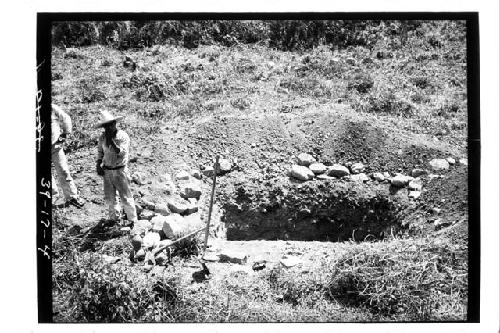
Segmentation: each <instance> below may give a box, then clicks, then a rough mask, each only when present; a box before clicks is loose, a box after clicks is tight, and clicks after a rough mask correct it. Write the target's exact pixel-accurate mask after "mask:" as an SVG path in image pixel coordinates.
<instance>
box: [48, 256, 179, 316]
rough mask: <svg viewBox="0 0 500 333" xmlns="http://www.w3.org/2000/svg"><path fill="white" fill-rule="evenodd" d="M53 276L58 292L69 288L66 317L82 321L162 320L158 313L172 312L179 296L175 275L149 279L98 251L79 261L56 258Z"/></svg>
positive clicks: (165, 314) (166, 313)
mask: <svg viewBox="0 0 500 333" xmlns="http://www.w3.org/2000/svg"><path fill="white" fill-rule="evenodd" d="M53 279H54V285H55V286H56V292H58V291H62V290H65V291H66V292H67V295H66V297H68V303H69V304H70V305H71V311H72V313H71V317H70V318H66V319H71V320H74V321H78V322H137V321H154V320H155V319H156V320H159V318H156V317H157V315H158V314H159V313H161V314H162V316H163V317H164V316H168V315H169V314H172V313H173V312H174V311H175V307H176V304H177V302H178V300H179V297H178V295H177V287H176V286H177V281H176V280H175V279H174V278H172V277H168V276H163V277H162V278H158V279H148V278H146V277H145V276H143V275H142V274H137V272H136V271H134V269H133V267H129V266H126V265H123V264H119V263H118V264H107V263H105V262H103V260H102V259H101V258H100V256H99V255H95V254H91V255H88V254H85V255H83V256H80V257H79V258H78V260H76V264H71V265H69V264H67V262H66V264H63V263H62V261H58V262H56V263H55V274H54V277H53ZM159 310H160V311H159ZM68 317H69V315H68Z"/></svg>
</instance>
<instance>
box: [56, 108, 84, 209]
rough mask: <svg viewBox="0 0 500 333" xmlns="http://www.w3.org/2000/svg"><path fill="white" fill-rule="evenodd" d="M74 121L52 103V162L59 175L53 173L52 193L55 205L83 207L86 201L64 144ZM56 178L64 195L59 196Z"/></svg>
mask: <svg viewBox="0 0 500 333" xmlns="http://www.w3.org/2000/svg"><path fill="white" fill-rule="evenodd" d="M71 130H72V123H71V118H70V116H69V115H68V114H67V113H66V112H64V111H63V109H61V108H60V107H59V106H57V105H55V104H52V113H51V132H52V135H51V140H52V141H51V143H52V164H53V165H54V169H55V171H56V175H57V177H54V176H53V175H52V194H53V196H54V198H57V199H56V200H55V206H56V207H61V206H68V205H73V206H75V207H78V208H81V207H83V205H84V204H85V202H84V201H83V200H82V199H81V198H80V197H79V196H78V192H77V190H76V185H75V182H74V181H73V177H71V173H70V171H69V167H68V161H67V159H66V155H65V154H64V150H63V144H64V141H66V136H67V135H68V134H71ZM55 178H57V181H58V183H59V188H60V189H61V190H62V194H63V197H62V198H58V197H59V189H58V186H56V182H55Z"/></svg>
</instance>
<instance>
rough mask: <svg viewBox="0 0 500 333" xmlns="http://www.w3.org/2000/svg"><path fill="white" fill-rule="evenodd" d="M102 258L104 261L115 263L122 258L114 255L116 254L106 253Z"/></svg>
mask: <svg viewBox="0 0 500 333" xmlns="http://www.w3.org/2000/svg"><path fill="white" fill-rule="evenodd" d="M102 259H103V260H104V262H106V263H107V264H114V263H117V262H118V261H120V260H121V258H120V257H114V256H108V255H106V254H103V255H102Z"/></svg>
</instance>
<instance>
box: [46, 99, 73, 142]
mask: <svg viewBox="0 0 500 333" xmlns="http://www.w3.org/2000/svg"><path fill="white" fill-rule="evenodd" d="M50 126H51V129H52V136H51V143H52V144H54V143H56V142H57V139H59V136H60V135H61V134H63V133H64V134H71V130H72V123H71V117H70V116H69V115H68V114H67V113H66V112H64V111H63V110H62V109H61V108H60V107H59V106H57V105H55V104H52V113H51V125H50Z"/></svg>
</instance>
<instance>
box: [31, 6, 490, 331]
mask: <svg viewBox="0 0 500 333" xmlns="http://www.w3.org/2000/svg"><path fill="white" fill-rule="evenodd" d="M122 20H123V21H125V20H464V21H466V26H467V109H468V140H467V151H468V209H469V221H468V224H469V235H468V251H469V252H468V255H469V256H468V268H469V272H468V305H467V320H466V321H459V322H468V323H479V322H480V268H481V253H480V249H481V239H480V231H481V227H480V146H481V144H480V87H479V14H478V12H349V13H347V12H342V13H333V12H332V13H318V12H289V13H285V12H281V13H276V12H275V13H271V12H266V13H263V12H262V13H260V12H255V13H206V12H205V13H158V12H151V13H146V12H142V13H119V12H113V13H105V12H95V13H94V12H93V13H91V12H88V13H74V12H73V13H48V12H39V13H37V24H36V26H37V33H36V44H37V45H36V58H37V59H36V64H37V87H38V88H37V89H38V90H37V94H36V140H37V146H36V147H37V150H36V196H37V197H36V204H37V208H36V249H35V251H36V258H37V302H38V322H39V323H52V322H53V313H52V311H53V303H52V260H51V255H52V253H51V250H52V232H51V228H52V225H51V223H52V204H51V198H50V196H51V184H50V181H51V179H52V178H51V154H50V152H51V145H50V140H49V138H50V137H51V129H50V110H51V51H52V45H51V28H52V23H53V22H56V21H122ZM447 322H448V321H447ZM449 322H457V321H449ZM391 323H392V322H391ZM394 323H398V322H394ZM403 323H406V322H403ZM418 323H420V322H418ZM432 323H435V322H432Z"/></svg>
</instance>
